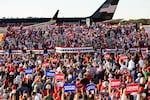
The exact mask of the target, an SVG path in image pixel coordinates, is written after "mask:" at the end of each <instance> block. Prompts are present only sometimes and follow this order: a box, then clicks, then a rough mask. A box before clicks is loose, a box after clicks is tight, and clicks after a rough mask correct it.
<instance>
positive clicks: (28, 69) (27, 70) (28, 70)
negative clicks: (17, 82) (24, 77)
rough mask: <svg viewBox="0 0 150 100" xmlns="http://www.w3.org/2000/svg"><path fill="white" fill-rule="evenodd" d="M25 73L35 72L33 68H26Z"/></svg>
mask: <svg viewBox="0 0 150 100" xmlns="http://www.w3.org/2000/svg"><path fill="white" fill-rule="evenodd" d="M25 73H26V74H32V73H33V69H32V68H27V69H25Z"/></svg>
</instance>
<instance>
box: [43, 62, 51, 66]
mask: <svg viewBox="0 0 150 100" xmlns="http://www.w3.org/2000/svg"><path fill="white" fill-rule="evenodd" d="M49 65H50V63H49V62H44V63H43V64H42V66H43V67H48V66H49Z"/></svg>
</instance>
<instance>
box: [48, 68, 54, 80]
mask: <svg viewBox="0 0 150 100" xmlns="http://www.w3.org/2000/svg"><path fill="white" fill-rule="evenodd" d="M54 76H55V72H54V71H51V70H46V77H49V78H54Z"/></svg>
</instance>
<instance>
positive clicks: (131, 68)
mask: <svg viewBox="0 0 150 100" xmlns="http://www.w3.org/2000/svg"><path fill="white" fill-rule="evenodd" d="M134 68H135V62H134V58H133V57H132V58H131V60H130V61H129V63H128V69H129V70H130V71H132V70H133V69H134Z"/></svg>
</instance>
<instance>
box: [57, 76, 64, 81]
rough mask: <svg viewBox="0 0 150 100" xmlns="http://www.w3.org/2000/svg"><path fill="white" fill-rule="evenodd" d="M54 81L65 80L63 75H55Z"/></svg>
mask: <svg viewBox="0 0 150 100" xmlns="http://www.w3.org/2000/svg"><path fill="white" fill-rule="evenodd" d="M55 79H56V81H63V80H64V79H65V74H55Z"/></svg>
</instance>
